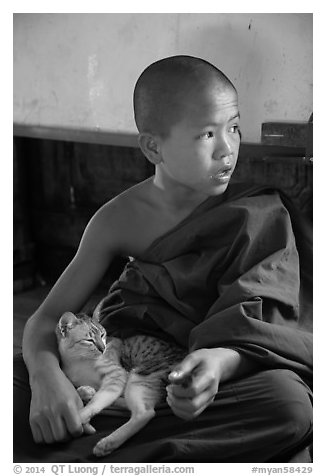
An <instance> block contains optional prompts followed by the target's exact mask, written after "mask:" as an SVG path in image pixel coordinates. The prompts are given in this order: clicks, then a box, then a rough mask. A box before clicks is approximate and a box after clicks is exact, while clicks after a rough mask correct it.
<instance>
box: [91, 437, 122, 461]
mask: <svg viewBox="0 0 326 476" xmlns="http://www.w3.org/2000/svg"><path fill="white" fill-rule="evenodd" d="M118 446H119V445H118V444H117V442H116V441H114V439H113V438H111V436H110V435H109V436H106V437H105V438H102V439H101V440H100V441H99V442H98V443H97V444H96V445H95V447H94V449H93V453H94V455H95V456H97V457H98V458H101V457H102V456H105V455H108V454H110V453H112V451H114V450H115V449H116V448H117V447H118Z"/></svg>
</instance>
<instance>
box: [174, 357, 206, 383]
mask: <svg viewBox="0 0 326 476" xmlns="http://www.w3.org/2000/svg"><path fill="white" fill-rule="evenodd" d="M198 363H199V359H198V358H197V357H196V353H195V352H194V353H192V354H189V355H187V357H185V358H184V359H183V361H182V362H181V363H180V364H179V365H177V366H176V367H175V369H174V370H172V372H170V374H169V380H170V381H171V382H173V383H176V384H180V383H182V382H183V381H185V379H186V378H187V377H188V378H189V376H190V375H191V373H192V371H193V369H194V368H195V367H197V365H198Z"/></svg>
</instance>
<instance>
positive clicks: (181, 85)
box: [134, 56, 236, 137]
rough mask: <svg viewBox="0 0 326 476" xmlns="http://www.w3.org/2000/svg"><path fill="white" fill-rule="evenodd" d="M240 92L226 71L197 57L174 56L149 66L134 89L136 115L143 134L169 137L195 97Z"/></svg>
mask: <svg viewBox="0 0 326 476" xmlns="http://www.w3.org/2000/svg"><path fill="white" fill-rule="evenodd" d="M213 89H216V90H217V91H221V92H223V91H225V89H232V90H233V91H234V92H235V93H236V89H235V87H234V86H233V84H232V83H231V81H230V80H229V79H228V78H227V77H226V76H225V74H224V73H222V71H220V70H219V69H217V68H216V67H215V66H213V65H212V64H211V63H208V62H207V61H205V60H203V59H201V58H195V57H193V56H171V57H169V58H165V59H162V60H159V61H156V62H155V63H153V64H151V65H150V66H148V67H147V68H146V69H145V70H144V71H143V73H142V74H141V75H140V77H139V79H138V81H137V83H136V86H135V90H134V114H135V121H136V125H137V128H138V131H139V132H140V133H150V134H154V135H159V136H160V137H167V136H168V135H169V132H170V128H171V126H173V125H175V124H177V123H178V122H179V121H180V120H182V118H183V115H184V114H185V111H186V109H187V104H189V101H191V98H192V97H193V95H195V94H197V95H198V94H200V93H201V92H202V91H209V90H213Z"/></svg>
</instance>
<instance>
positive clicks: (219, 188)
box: [209, 182, 230, 196]
mask: <svg viewBox="0 0 326 476" xmlns="http://www.w3.org/2000/svg"><path fill="white" fill-rule="evenodd" d="M229 183H230V182H226V183H221V184H218V185H215V186H214V187H211V189H210V191H209V195H212V196H214V195H215V196H217V195H222V194H223V193H224V192H225V190H226V189H227V188H228V186H229Z"/></svg>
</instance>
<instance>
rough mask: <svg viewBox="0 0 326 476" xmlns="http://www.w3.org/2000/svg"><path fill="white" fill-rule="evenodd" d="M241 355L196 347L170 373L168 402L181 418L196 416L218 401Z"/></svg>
mask: <svg viewBox="0 0 326 476" xmlns="http://www.w3.org/2000/svg"><path fill="white" fill-rule="evenodd" d="M240 359H241V357H240V355H239V354H238V352H236V351H234V350H232V349H224V348H216V349H199V350H195V351H194V352H192V353H191V354H189V355H187V357H186V358H185V359H184V360H183V361H182V362H181V363H180V364H179V365H178V366H177V367H176V368H175V369H174V370H173V371H172V372H171V373H170V375H169V380H170V382H171V384H170V385H168V386H167V388H166V389H167V402H168V404H169V406H170V407H171V409H172V411H173V413H174V414H175V415H177V416H179V417H180V418H183V419H185V420H189V419H192V418H195V417H196V416H198V415H199V414H200V413H202V411H203V410H205V408H206V407H207V406H208V405H209V404H210V403H211V402H212V401H213V400H214V398H215V396H216V394H217V392H218V387H219V383H220V381H223V380H225V379H226V378H230V377H231V376H232V374H233V373H235V372H236V370H237V369H238V366H239V362H240Z"/></svg>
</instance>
